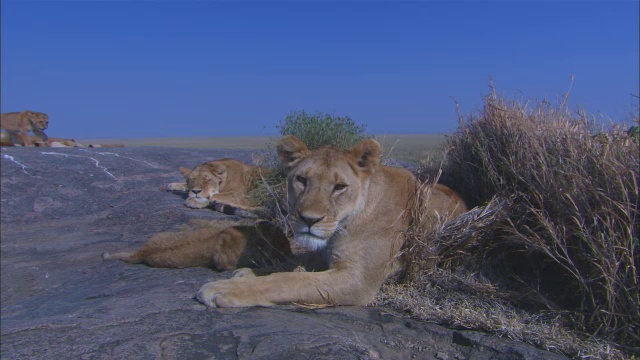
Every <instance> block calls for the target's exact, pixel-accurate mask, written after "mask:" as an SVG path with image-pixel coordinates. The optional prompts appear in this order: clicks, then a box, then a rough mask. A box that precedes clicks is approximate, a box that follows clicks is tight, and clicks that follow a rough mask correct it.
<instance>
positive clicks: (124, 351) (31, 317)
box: [0, 148, 561, 359]
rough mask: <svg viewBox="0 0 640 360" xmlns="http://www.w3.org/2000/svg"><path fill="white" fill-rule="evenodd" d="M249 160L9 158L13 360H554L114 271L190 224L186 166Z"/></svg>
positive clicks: (191, 274)
mask: <svg viewBox="0 0 640 360" xmlns="http://www.w3.org/2000/svg"><path fill="white" fill-rule="evenodd" d="M223 157H235V158H238V159H240V160H242V161H246V162H249V163H250V162H251V158H252V154H251V153H250V152H247V151H237V150H215V149H175V148H113V149H111V148H109V149H105V148H96V149H80V148H71V149H48V148H47V149H43V148H2V159H1V175H2V176H1V180H2V182H1V195H0V200H1V204H2V205H1V250H2V251H1V280H2V282H1V301H2V307H1V320H2V321H1V328H0V329H1V332H2V341H1V348H0V354H1V357H2V359H303V358H304V359H309V358H314V359H409V358H416V359H553V358H561V357H560V356H558V355H555V354H551V353H548V352H545V351H542V350H539V349H536V348H533V347H531V346H528V345H525V344H522V343H519V342H515V341H510V340H507V339H500V338H498V337H495V336H491V335H487V334H483V333H479V332H473V331H460V330H452V329H447V328H444V327H441V326H438V325H435V324H429V323H424V322H420V321H416V320H411V319H407V318H404V317H403V316H402V315H401V314H399V313H396V312H394V311H392V310H389V309H384V308H375V307H338V308H327V309H320V310H310V309H305V308H300V307H296V306H277V307H273V308H247V309H209V308H206V307H205V306H203V305H201V304H200V303H198V302H197V301H195V300H194V294H195V292H196V291H197V290H198V289H199V287H200V286H201V285H203V284H204V283H206V282H208V281H212V280H216V279H223V278H227V277H229V276H230V274H229V273H217V272H214V271H212V270H210V269H202V268H192V269H179V270H178V269H158V268H150V267H147V266H144V265H131V264H126V263H123V262H119V261H103V260H102V257H101V254H102V252H104V251H114V250H115V251H117V250H128V249H134V248H136V247H138V246H140V245H142V244H143V243H144V241H145V240H146V239H147V238H148V237H149V236H150V235H151V234H153V233H156V232H159V231H167V230H176V229H177V227H178V226H179V225H180V224H185V223H187V222H188V221H189V219H192V218H207V219H214V218H222V217H227V218H228V216H225V215H222V214H220V213H216V212H214V211H212V210H208V209H202V210H194V209H188V208H186V207H184V206H183V197H182V195H180V194H177V193H171V192H166V191H162V190H160V188H161V186H162V185H164V184H166V183H169V182H174V181H180V180H181V176H180V173H179V171H178V167H179V166H195V165H197V164H199V163H202V162H204V161H208V160H212V159H217V158H223Z"/></svg>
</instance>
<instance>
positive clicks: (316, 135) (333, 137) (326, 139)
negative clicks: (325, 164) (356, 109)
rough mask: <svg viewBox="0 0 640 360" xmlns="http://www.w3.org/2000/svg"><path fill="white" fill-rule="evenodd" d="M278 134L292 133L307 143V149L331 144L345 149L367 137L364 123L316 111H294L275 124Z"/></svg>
mask: <svg viewBox="0 0 640 360" xmlns="http://www.w3.org/2000/svg"><path fill="white" fill-rule="evenodd" d="M277 127H278V129H279V130H280V135H282V136H285V135H294V136H296V137H298V138H299V139H300V140H302V142H304V143H305V144H307V146H308V147H309V149H315V148H318V147H321V146H324V145H333V146H336V147H338V148H342V149H347V148H350V147H351V146H353V145H355V144H356V143H357V142H358V141H360V140H363V139H366V138H368V137H369V136H368V135H366V133H365V129H366V126H365V125H358V124H356V122H355V121H353V120H352V119H351V118H350V117H348V116H335V115H330V114H325V113H321V112H318V113H316V114H313V115H312V114H307V113H306V112H305V111H304V110H302V111H294V112H292V113H290V114H289V115H287V117H286V118H285V119H284V120H282V121H281V122H280V124H279V125H278V126H277Z"/></svg>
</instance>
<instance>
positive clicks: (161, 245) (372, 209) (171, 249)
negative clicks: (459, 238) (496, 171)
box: [105, 136, 466, 307]
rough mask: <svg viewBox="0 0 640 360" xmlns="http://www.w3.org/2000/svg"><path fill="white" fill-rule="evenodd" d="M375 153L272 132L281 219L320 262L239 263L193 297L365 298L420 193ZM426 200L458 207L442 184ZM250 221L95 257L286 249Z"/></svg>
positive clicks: (373, 147) (279, 237)
mask: <svg viewBox="0 0 640 360" xmlns="http://www.w3.org/2000/svg"><path fill="white" fill-rule="evenodd" d="M381 152H382V150H381V148H380V145H379V144H378V143H377V142H376V141H375V140H364V141H362V142H360V143H358V144H356V145H355V146H354V147H353V148H351V149H350V150H340V149H337V148H334V147H323V148H320V149H314V150H309V149H308V148H307V146H306V145H305V144H304V143H303V142H302V141H300V140H299V139H298V138H296V137H294V136H286V137H284V138H282V139H281V141H280V143H279V145H278V154H279V155H280V158H281V160H282V161H283V162H284V164H285V165H286V167H287V169H288V177H287V191H288V205H289V218H290V222H291V226H292V229H293V233H294V238H295V241H296V242H297V243H298V245H300V246H303V247H306V248H308V249H310V250H313V251H312V255H315V256H316V257H320V258H321V260H322V261H321V262H324V264H321V265H318V261H317V259H313V257H309V256H307V257H306V259H311V260H312V261H311V262H310V263H308V265H309V267H311V268H313V269H316V270H317V269H328V270H326V271H319V272H279V273H273V274H270V275H267V276H260V277H257V276H255V274H254V273H253V271H252V270H249V269H240V270H237V271H236V272H235V273H234V277H233V278H231V279H228V280H220V281H215V282H211V283H208V284H205V285H204V286H202V288H201V289H200V290H199V291H198V293H197V297H198V299H199V300H200V301H201V302H203V303H204V304H206V305H209V306H212V307H242V306H270V305H274V304H282V303H293V302H295V303H303V304H305V303H306V304H332V305H364V304H367V303H369V302H370V301H371V300H372V299H373V297H374V295H375V294H376V292H377V291H378V289H379V288H380V286H381V285H382V282H383V281H384V280H385V279H386V278H387V277H388V276H389V275H391V274H393V273H394V272H396V271H397V270H399V265H400V264H399V259H398V253H399V251H400V248H401V246H402V244H403V242H404V236H405V234H404V231H405V230H406V229H407V228H408V226H409V224H410V222H411V221H412V219H411V218H410V214H411V211H409V210H411V209H412V207H413V206H414V203H415V201H416V195H417V194H418V193H417V192H418V191H422V189H420V188H419V184H418V182H417V181H416V179H415V177H414V176H413V174H411V172H409V171H408V170H405V169H400V168H393V167H388V166H384V165H382V164H380V155H381ZM428 199H429V201H428V202H427V205H426V207H425V208H423V209H421V211H423V212H428V213H432V214H434V215H436V216H437V217H439V218H441V219H445V220H446V219H451V218H453V217H455V216H457V215H459V214H461V213H462V212H464V211H466V206H465V204H464V202H463V201H462V199H461V198H460V197H459V196H458V195H457V194H456V193H455V192H453V191H452V190H451V189H449V188H447V187H445V186H442V185H436V186H434V187H432V188H431V189H430V190H429V197H428ZM423 214H424V213H423ZM258 224H261V225H260V226H263V228H260V227H256V228H255V229H254V230H251V229H249V230H250V231H249V232H245V231H237V230H238V228H236V227H230V228H227V229H224V230H222V231H220V230H211V229H209V230H206V229H205V230H196V231H185V232H182V233H175V234H158V235H157V236H154V237H153V238H152V239H150V240H149V241H148V242H147V244H145V245H144V246H143V247H142V248H141V249H140V250H138V251H136V252H134V253H133V254H128V253H122V254H114V255H115V256H109V255H108V254H105V255H106V256H105V258H119V259H123V260H125V261H129V262H143V263H147V264H149V265H152V266H164V267H186V266H209V267H213V268H217V269H224V270H227V269H232V268H234V267H237V266H243V263H244V264H246V263H245V262H244V261H240V260H241V258H240V254H255V253H256V250H259V249H254V248H253V247H255V246H256V244H267V248H268V249H273V247H274V246H275V248H284V251H279V252H278V254H291V253H290V250H289V247H288V243H287V241H286V238H285V237H284V233H282V231H278V230H277V229H276V228H274V227H273V225H271V224H269V223H267V222H258ZM264 226H266V227H264ZM265 229H266V230H267V231H265ZM256 230H257V232H256ZM256 234H257V235H258V236H256ZM205 243H206V245H203V244H205ZM258 252H260V251H258ZM245 260H247V259H245ZM248 260H249V263H250V264H255V263H256V262H255V261H253V259H248ZM303 265H307V264H303ZM245 266H246V265H245Z"/></svg>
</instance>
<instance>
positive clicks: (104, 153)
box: [98, 152, 158, 169]
mask: <svg viewBox="0 0 640 360" xmlns="http://www.w3.org/2000/svg"><path fill="white" fill-rule="evenodd" d="M98 154H100V155H114V156H117V157H121V158H125V159H129V160H133V161H138V162H141V163H145V164H147V165H149V166H151V167H152V168H154V169H157V168H158V165H154V164H152V163H150V162H148V161H145V160H139V159H134V158H132V157H128V156H122V155H120V154H116V153H112V152H99V153H98Z"/></svg>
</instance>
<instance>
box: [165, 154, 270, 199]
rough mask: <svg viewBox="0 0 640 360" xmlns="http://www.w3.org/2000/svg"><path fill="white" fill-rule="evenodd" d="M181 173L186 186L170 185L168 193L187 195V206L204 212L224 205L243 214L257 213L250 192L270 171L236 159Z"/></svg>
mask: <svg viewBox="0 0 640 360" xmlns="http://www.w3.org/2000/svg"><path fill="white" fill-rule="evenodd" d="M180 172H181V173H182V175H183V176H184V178H185V182H181V183H171V184H169V185H167V190H171V191H185V192H187V193H188V197H187V199H186V200H185V202H184V204H185V206H187V207H190V208H196V209H200V208H204V207H207V206H209V205H210V204H211V203H214V202H220V203H223V204H227V205H230V206H232V207H236V208H239V209H243V210H253V208H254V207H255V206H256V205H255V204H254V202H253V201H252V200H251V198H250V196H249V190H250V188H251V186H252V183H253V181H254V180H256V179H257V178H259V177H261V176H267V175H268V174H269V173H270V170H269V169H266V168H263V167H259V166H253V165H247V164H244V163H242V162H240V161H238V160H235V159H220V160H214V161H209V162H206V163H204V164H200V165H198V166H196V167H195V168H193V169H189V168H185V167H181V168H180Z"/></svg>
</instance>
